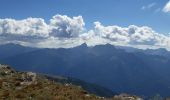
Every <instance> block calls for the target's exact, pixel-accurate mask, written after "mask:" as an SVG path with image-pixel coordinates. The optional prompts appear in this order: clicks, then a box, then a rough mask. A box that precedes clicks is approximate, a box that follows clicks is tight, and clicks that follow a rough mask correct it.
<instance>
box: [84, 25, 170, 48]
mask: <svg viewBox="0 0 170 100" xmlns="http://www.w3.org/2000/svg"><path fill="white" fill-rule="evenodd" d="M94 25H95V26H94V29H93V30H91V31H89V32H88V33H86V34H85V35H83V38H84V37H87V39H86V38H84V39H86V40H87V41H89V40H90V39H92V40H94V39H95V40H94V41H95V42H94V43H96V41H97V40H96V38H97V39H98V40H100V41H101V40H102V42H103V43H104V42H106V43H110V44H114V45H126V46H134V47H135V46H140V47H141V48H142V47H157V48H159V47H164V48H169V47H170V37H169V36H165V35H163V34H159V33H157V32H155V31H154V30H153V29H152V28H150V27H147V26H142V27H138V26H135V25H130V26H128V27H120V26H104V25H102V24H101V23H100V22H95V23H94ZM97 43H99V42H97Z"/></svg>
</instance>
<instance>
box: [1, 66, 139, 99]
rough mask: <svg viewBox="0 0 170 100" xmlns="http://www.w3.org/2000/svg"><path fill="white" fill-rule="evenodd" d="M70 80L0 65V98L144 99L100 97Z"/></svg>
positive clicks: (121, 96) (134, 97)
mask: <svg viewBox="0 0 170 100" xmlns="http://www.w3.org/2000/svg"><path fill="white" fill-rule="evenodd" d="M68 82H69V80H67V79H66V78H65V79H64V77H59V76H57V77H50V76H46V75H43V74H41V75H40V74H36V73H33V72H18V71H15V70H14V69H12V68H11V67H9V66H7V65H0V99H3V100H4V99H5V100H6V99H10V100H13V99H17V100H27V99H29V100H30V99H31V100H34V99H35V100H117V99H119V100H124V99H126V100H142V99H141V98H139V97H137V96H130V95H118V96H114V97H112V98H104V97H99V96H96V95H94V94H89V93H88V92H87V91H85V90H83V89H82V88H81V87H80V86H76V85H73V84H71V83H68ZM77 82H79V81H77ZM82 83H83V82H82ZM85 84H87V83H85ZM89 86H90V85H89ZM93 86H94V85H93ZM106 92H107V91H106ZM112 96H113V95H112Z"/></svg>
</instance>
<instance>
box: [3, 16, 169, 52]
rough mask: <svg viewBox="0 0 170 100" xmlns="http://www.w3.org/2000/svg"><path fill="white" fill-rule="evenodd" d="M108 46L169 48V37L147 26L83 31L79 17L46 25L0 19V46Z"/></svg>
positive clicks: (39, 20) (96, 25) (97, 25)
mask: <svg viewBox="0 0 170 100" xmlns="http://www.w3.org/2000/svg"><path fill="white" fill-rule="evenodd" d="M84 42H86V43H87V44H88V45H98V44H106V43H110V44H113V45H126V46H133V47H140V48H150V47H154V48H167V49H169V48H170V36H167V35H163V34H159V33H157V32H155V31H154V30H153V29H152V28H150V27H147V26H142V27H139V26H136V25H130V26H128V27H120V26H116V25H113V26H104V25H102V24H101V23H100V22H94V28H92V29H91V30H89V31H88V30H85V23H84V21H83V18H82V16H77V17H72V18H71V17H68V16H66V15H55V16H53V17H52V19H50V22H49V23H46V22H45V21H44V19H42V18H27V19H23V20H15V19H0V43H1V44H2V43H18V44H22V45H26V46H34V47H43V48H60V47H64V48H69V47H74V46H77V45H80V44H82V43H84Z"/></svg>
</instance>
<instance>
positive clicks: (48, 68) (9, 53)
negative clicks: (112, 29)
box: [0, 44, 170, 97]
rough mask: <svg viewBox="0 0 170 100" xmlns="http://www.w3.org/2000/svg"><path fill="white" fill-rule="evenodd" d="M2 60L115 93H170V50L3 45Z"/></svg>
mask: <svg viewBox="0 0 170 100" xmlns="http://www.w3.org/2000/svg"><path fill="white" fill-rule="evenodd" d="M0 62H1V63H5V64H9V65H12V66H14V68H15V69H17V70H20V71H33V72H37V73H45V74H49V75H52V76H53V75H61V76H67V77H73V78H77V79H81V80H83V81H86V82H89V83H94V84H97V85H100V86H102V87H105V88H108V89H110V90H112V91H114V92H116V93H122V92H123V93H129V94H135V95H139V96H143V97H148V96H153V95H155V94H160V95H162V96H170V92H169V91H170V78H169V76H170V52H169V51H167V50H165V49H156V50H152V49H147V50H141V49H136V48H129V47H117V46H113V45H110V44H106V45H96V46H94V47H88V46H87V45H86V44H82V45H80V46H77V47H73V48H68V49H65V48H58V49H49V48H32V47H24V46H21V45H16V44H6V45H1V46H0Z"/></svg>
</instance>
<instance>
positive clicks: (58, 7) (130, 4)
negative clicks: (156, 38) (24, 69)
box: [0, 0, 170, 33]
mask: <svg viewBox="0 0 170 100" xmlns="http://www.w3.org/2000/svg"><path fill="white" fill-rule="evenodd" d="M167 2H168V0H0V18H1V19H2V18H14V19H25V18H27V17H40V18H44V19H45V20H46V21H47V22H48V21H49V19H50V18H51V16H53V15H55V14H61V15H68V16H70V17H71V16H78V15H81V16H83V19H84V21H85V23H86V28H89V29H90V28H92V26H93V22H95V21H100V22H101V23H102V24H103V25H119V26H122V27H123V26H128V25H137V26H143V25H145V26H149V27H152V28H153V29H154V30H156V31H157V32H159V33H170V28H169V26H170V15H169V14H168V13H164V12H162V9H163V7H164V6H165V4H166V3H167ZM151 4H153V5H152V6H150V7H149V5H151ZM142 7H145V9H142Z"/></svg>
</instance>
